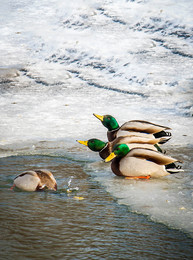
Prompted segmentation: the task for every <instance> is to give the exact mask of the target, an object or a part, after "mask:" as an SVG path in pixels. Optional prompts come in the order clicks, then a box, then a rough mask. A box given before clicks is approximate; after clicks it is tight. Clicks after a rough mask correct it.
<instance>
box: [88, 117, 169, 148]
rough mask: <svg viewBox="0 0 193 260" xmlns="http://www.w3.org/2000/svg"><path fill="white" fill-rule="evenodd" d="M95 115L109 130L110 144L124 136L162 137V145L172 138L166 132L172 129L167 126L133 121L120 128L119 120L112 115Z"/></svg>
mask: <svg viewBox="0 0 193 260" xmlns="http://www.w3.org/2000/svg"><path fill="white" fill-rule="evenodd" d="M93 115H94V116H95V117H96V118H98V119H99V120H100V121H101V122H102V124H103V125H104V126H105V127H106V128H107V129H108V131H107V138H108V140H109V141H110V142H111V141H113V140H114V139H115V138H117V137H119V136H124V135H127V136H129V135H136V136H141V137H146V138H150V139H153V138H160V137H162V143H165V142H167V141H168V140H169V139H170V138H171V133H170V132H166V131H165V130H171V128H169V127H167V126H162V125H157V124H154V123H151V122H147V121H142V120H131V121H128V122H126V123H124V124H123V125H122V126H119V124H118V122H117V120H116V119H115V118H114V117H113V116H111V115H104V116H100V115H97V114H93Z"/></svg>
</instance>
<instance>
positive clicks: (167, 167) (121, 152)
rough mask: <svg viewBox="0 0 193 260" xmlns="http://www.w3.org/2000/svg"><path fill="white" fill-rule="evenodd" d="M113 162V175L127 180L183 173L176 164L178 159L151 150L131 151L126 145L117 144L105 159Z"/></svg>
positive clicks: (136, 149) (134, 149) (139, 149)
mask: <svg viewBox="0 0 193 260" xmlns="http://www.w3.org/2000/svg"><path fill="white" fill-rule="evenodd" d="M111 160H112V163H111V169H112V171H113V173H114V174H115V175H117V176H124V177H127V179H140V178H143V179H144V178H146V179H148V178H150V177H155V178H158V177H162V176H167V175H169V174H172V173H177V172H180V171H183V170H182V169H181V167H180V166H178V165H176V164H175V163H176V162H179V160H177V159H174V158H172V157H170V156H166V155H165V154H162V153H159V152H156V151H153V150H151V149H144V148H133V149H131V150H130V149H129V146H128V145H126V144H117V145H115V146H114V147H113V152H112V153H111V154H110V155H109V156H108V157H107V158H106V159H105V162H109V161H111Z"/></svg>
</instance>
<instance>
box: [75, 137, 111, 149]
mask: <svg viewBox="0 0 193 260" xmlns="http://www.w3.org/2000/svg"><path fill="white" fill-rule="evenodd" d="M77 142H79V143H80V144H83V145H86V146H88V148H90V150H92V151H94V152H100V151H101V150H102V149H103V148H104V147H105V146H106V144H107V143H105V142H103V141H101V140H99V139H96V138H92V139H89V140H88V141H80V140H77Z"/></svg>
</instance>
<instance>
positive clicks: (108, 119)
mask: <svg viewBox="0 0 193 260" xmlns="http://www.w3.org/2000/svg"><path fill="white" fill-rule="evenodd" d="M93 115H94V116H95V117H96V118H98V119H99V120H100V121H101V122H102V124H103V125H104V126H105V127H106V128H107V129H108V130H109V131H112V130H116V129H118V128H119V124H118V123H117V120H116V119H115V118H114V117H113V116H111V115H104V116H100V115H97V114H93Z"/></svg>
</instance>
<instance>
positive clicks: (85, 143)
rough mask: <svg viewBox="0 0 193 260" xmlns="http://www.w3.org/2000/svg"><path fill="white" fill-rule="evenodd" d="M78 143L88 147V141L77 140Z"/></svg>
mask: <svg viewBox="0 0 193 260" xmlns="http://www.w3.org/2000/svg"><path fill="white" fill-rule="evenodd" d="M77 142H78V143H80V144H83V145H86V146H88V141H80V140H77Z"/></svg>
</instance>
